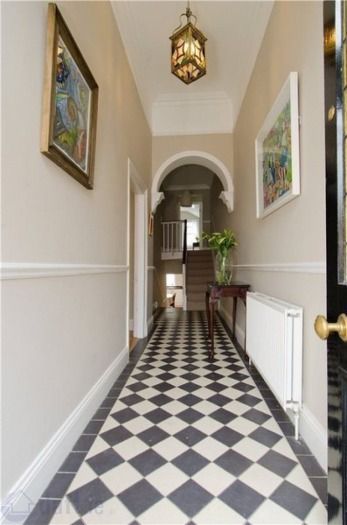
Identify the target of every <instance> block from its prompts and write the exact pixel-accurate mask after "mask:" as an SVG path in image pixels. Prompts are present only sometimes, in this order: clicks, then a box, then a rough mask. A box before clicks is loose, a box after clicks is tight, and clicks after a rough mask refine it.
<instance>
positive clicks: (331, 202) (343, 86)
mask: <svg viewBox="0 0 347 525" xmlns="http://www.w3.org/2000/svg"><path fill="white" fill-rule="evenodd" d="M346 21H347V6H346V3H345V2H342V1H341V0H338V1H336V2H331V1H329V2H324V55H325V122H326V124H325V131H326V214H327V221H326V224H327V226H326V230H327V231H326V233H327V320H328V322H329V323H334V325H330V326H329V325H328V324H327V323H326V322H325V320H324V319H322V318H321V319H320V323H318V324H319V325H320V326H318V327H317V328H318V331H319V332H320V335H321V337H323V338H324V337H327V335H328V332H330V335H329V337H328V343H327V351H328V428H329V453H328V454H329V455H328V466H329V472H328V516H329V524H338V525H342V524H343V525H347V451H346V450H347V342H344V341H343V339H346V336H347V325H346V323H345V319H344V318H343V317H340V319H339V322H338V323H337V319H338V318H339V316H340V315H341V314H346V313H347V250H346V239H347V237H346V233H347V232H346V230H347V226H346V220H347V214H346V202H347V200H346V190H347V64H346V59H347V48H346V26H347V23H346Z"/></svg>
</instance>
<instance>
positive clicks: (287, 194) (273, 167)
mask: <svg viewBox="0 0 347 525" xmlns="http://www.w3.org/2000/svg"><path fill="white" fill-rule="evenodd" d="M255 145H256V185H257V217H259V218H262V217H264V216H266V215H269V214H270V213H272V212H273V211H275V210H276V209H278V208H279V207H280V206H283V205H284V204H286V203H287V202H289V201H290V200H291V199H293V198H294V197H296V196H297V195H299V194H300V176H299V115H298V76H297V73H290V76H289V78H288V80H287V82H286V83H285V85H284V86H283V88H282V90H281V92H280V94H279V96H278V98H277V99H276V101H275V103H274V105H273V106H272V108H271V110H270V112H269V113H268V115H267V117H266V119H265V122H264V124H263V126H262V128H261V130H260V131H259V133H258V136H257V138H256V141H255Z"/></svg>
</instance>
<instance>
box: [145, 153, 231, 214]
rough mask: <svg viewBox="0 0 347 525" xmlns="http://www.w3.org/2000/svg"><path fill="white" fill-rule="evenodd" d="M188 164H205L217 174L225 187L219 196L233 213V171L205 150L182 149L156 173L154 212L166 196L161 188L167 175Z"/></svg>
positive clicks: (153, 185)
mask: <svg viewBox="0 0 347 525" xmlns="http://www.w3.org/2000/svg"><path fill="white" fill-rule="evenodd" d="M186 164H197V165H198V166H204V167H205V168H208V169H209V170H211V171H212V172H213V173H215V174H216V175H217V177H218V178H219V180H220V181H221V183H222V185H223V188H224V190H223V191H222V192H221V194H220V196H219V198H220V199H221V200H222V201H223V203H224V204H225V206H226V207H227V210H228V212H229V213H231V212H232V211H233V209H234V185H233V180H232V176H231V173H230V171H229V170H228V168H227V167H226V166H225V165H224V164H223V162H221V161H220V160H219V159H217V157H214V156H213V155H211V154H210V153H205V152H204V151H182V152H180V153H177V154H175V155H173V156H172V157H170V158H169V159H167V160H166V161H165V162H163V164H162V165H161V166H160V167H159V169H158V170H157V172H156V174H155V175H154V178H153V182H152V195H151V197H152V199H151V209H152V213H155V212H156V209H157V207H158V205H159V204H160V202H161V201H162V200H163V199H164V198H165V197H164V193H163V192H161V191H159V190H160V186H161V183H162V182H163V180H164V179H165V177H166V175H168V174H169V173H170V172H171V171H173V170H174V169H176V168H179V167H180V166H184V165H186Z"/></svg>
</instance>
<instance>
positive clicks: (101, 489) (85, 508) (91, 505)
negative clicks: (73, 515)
mask: <svg viewBox="0 0 347 525" xmlns="http://www.w3.org/2000/svg"><path fill="white" fill-rule="evenodd" d="M67 497H68V499H69V501H70V502H71V503H72V505H73V506H74V508H75V510H76V511H77V512H78V513H79V514H80V515H82V516H83V514H86V513H87V512H89V511H91V510H93V509H95V508H96V507H98V506H99V505H102V503H105V502H106V501H108V500H109V499H110V498H112V497H113V494H112V492H111V491H110V490H109V489H108V488H107V487H106V486H105V484H104V483H102V481H101V480H100V479H98V478H97V479H94V480H93V481H90V482H89V483H86V484H85V485H83V486H82V487H79V488H78V489H76V490H74V491H73V492H70V493H69V494H68V495H67Z"/></svg>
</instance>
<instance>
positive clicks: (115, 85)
mask: <svg viewBox="0 0 347 525" xmlns="http://www.w3.org/2000/svg"><path fill="white" fill-rule="evenodd" d="M58 6H59V8H60V9H61V12H62V14H63V16H64V18H65V20H66V22H67V24H68V26H69V28H70V30H71V32H72V34H73V35H74V37H75V39H76V41H77V43H78V45H79V47H80V49H81V51H82V53H83V55H84V57H85V59H86V61H87V63H88V64H89V66H90V69H91V71H92V72H93V75H94V77H95V79H96V81H97V83H98V85H99V109H98V127H97V140H96V163H95V188H94V190H92V191H88V190H86V189H85V188H84V187H83V186H82V185H80V184H79V183H77V182H76V181H75V180H74V179H73V178H72V177H70V176H69V175H68V174H67V173H65V172H64V171H63V170H62V169H60V168H59V167H58V166H56V165H55V164H53V163H52V162H51V161H50V160H49V159H47V158H46V157H44V156H43V155H42V154H41V153H40V142H39V139H40V114H41V101H42V84H43V68H44V59H45V40H46V16H47V3H46V2H2V6H1V7H2V53H3V57H4V58H5V59H4V60H3V61H2V67H3V71H2V79H3V89H2V119H3V126H4V129H6V133H4V134H3V135H2V137H3V143H2V197H3V200H2V218H3V230H2V252H3V260H4V261H5V263H15V268H17V277H20V278H11V279H5V280H4V281H3V287H2V308H3V339H2V349H3V357H2V365H3V371H4V374H3V405H4V408H3V428H4V434H3V455H2V458H3V461H2V476H3V478H2V490H3V494H6V493H8V491H9V490H10V489H11V487H13V485H14V483H15V482H16V481H17V480H18V479H19V478H20V477H21V476H22V475H23V473H24V471H25V470H26V469H27V468H29V467H30V465H32V462H33V461H34V460H35V459H36V458H38V455H39V454H40V453H41V452H42V450H43V449H44V447H45V446H46V445H47V443H48V442H49V440H50V439H51V438H52V436H53V435H54V434H55V433H56V432H57V431H58V429H61V425H62V424H63V423H64V422H65V421H66V420H67V418H68V417H69V416H70V414H71V413H72V411H73V410H74V409H75V408H76V407H77V406H79V403H81V401H82V400H83V399H86V398H85V396H86V395H87V393H88V392H89V391H90V390H91V388H92V387H93V385H95V384H96V383H97V381H98V380H99V379H100V378H101V376H102V375H103V374H104V373H105V371H106V370H107V369H108V368H109V367H111V369H112V371H113V372H112V373H113V379H112V375H111V376H110V378H111V380H112V381H113V380H114V379H115V378H116V374H117V373H119V372H120V370H121V367H122V366H124V364H125V362H126V361H127V349H126V308H125V304H126V268H125V266H124V265H126V254H127V249H126V245H127V234H126V232H127V225H126V217H127V210H126V205H127V204H126V203H127V193H126V192H127V163H128V157H130V158H131V159H132V161H133V163H134V164H135V166H136V167H137V170H138V172H139V174H140V176H141V177H142V179H143V184H144V186H145V187H148V186H149V182H150V177H151V171H150V170H151V134H150V131H149V128H148V126H147V123H146V120H145V117H144V114H143V111H142V108H141V105H140V101H139V98H138V94H137V91H136V88H135V84H134V82H133V78H132V75H131V72H130V69H129V66H128V63H127V60H126V57H125V53H124V50H123V47H122V43H121V39H120V36H119V33H118V29H117V26H116V23H115V21H114V18H113V13H112V10H111V6H110V4H109V3H107V2H58ZM17 263H22V264H24V263H25V264H26V266H27V270H28V269H29V271H31V273H35V271H37V267H36V266H34V263H44V264H45V265H46V266H45V268H46V269H47V263H49V264H50V265H51V266H50V267H49V269H50V272H48V273H50V275H47V272H46V275H45V276H43V274H42V272H41V277H40V278H35V276H33V275H32V278H30V279H28V278H24V275H23V273H24V271H23V266H18V264H17ZM63 263H65V264H75V265H77V266H76V267H75V268H74V271H72V272H70V275H68V276H67V275H66V273H69V272H66V271H65V272H64V268H63V267H62V266H61V265H62V264H63ZM84 264H87V265H94V267H93V268H92V269H90V266H89V267H88V268H89V270H88V269H87V270H85V269H84V270H83V268H82V267H81V266H80V265H84ZM100 265H112V267H111V269H109V271H107V270H106V273H103V272H104V270H103V268H102V267H100ZM43 273H45V272H43ZM12 277H13V276H12ZM112 367H113V368H112ZM105 377H106V376H105ZM105 384H106V383H105ZM97 386H98V388H99V387H100V384H98V385H97ZM100 388H101V387H100ZM89 401H90V400H89ZM89 401H88V402H89ZM88 406H89V405H88ZM90 406H92V405H90ZM79 416H81V418H82V419H81V421H82V422H80V423H79V424H83V414H82V415H81V414H80V415H79ZM84 417H85V416H84ZM82 429H83V427H82V428H80V430H79V431H81V430H82ZM29 430H30V431H29ZM77 430H78V429H77ZM77 430H76V431H75V434H76V432H77ZM60 437H61V436H60ZM72 444H73V443H68V444H67V445H66V448H67V450H68V449H69V448H70V447H71V445H72ZM45 450H46V449H45ZM46 452H47V450H46ZM47 453H48V452H47ZM51 453H52V451H51V450H50V454H51ZM40 458H41V459H42V456H40ZM58 459H59V458H58ZM58 459H56V461H58ZM60 459H61V458H60ZM58 467H59V465H58V464H56V465H54V464H52V463H51V464H50V467H47V469H46V472H44V473H43V478H42V479H41V485H42V484H43V483H45V484H47V482H48V481H49V479H48V478H49V476H50V473H51V474H53V473H54V470H55V469H56V468H58ZM45 476H46V478H47V479H46V480H45V479H44V477H45ZM26 479H27V478H26ZM39 488H40V487H38V488H37V489H36V492H37V491H38V490H39ZM42 488H44V486H43V487H42ZM34 495H35V491H34ZM36 495H37V494H36Z"/></svg>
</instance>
